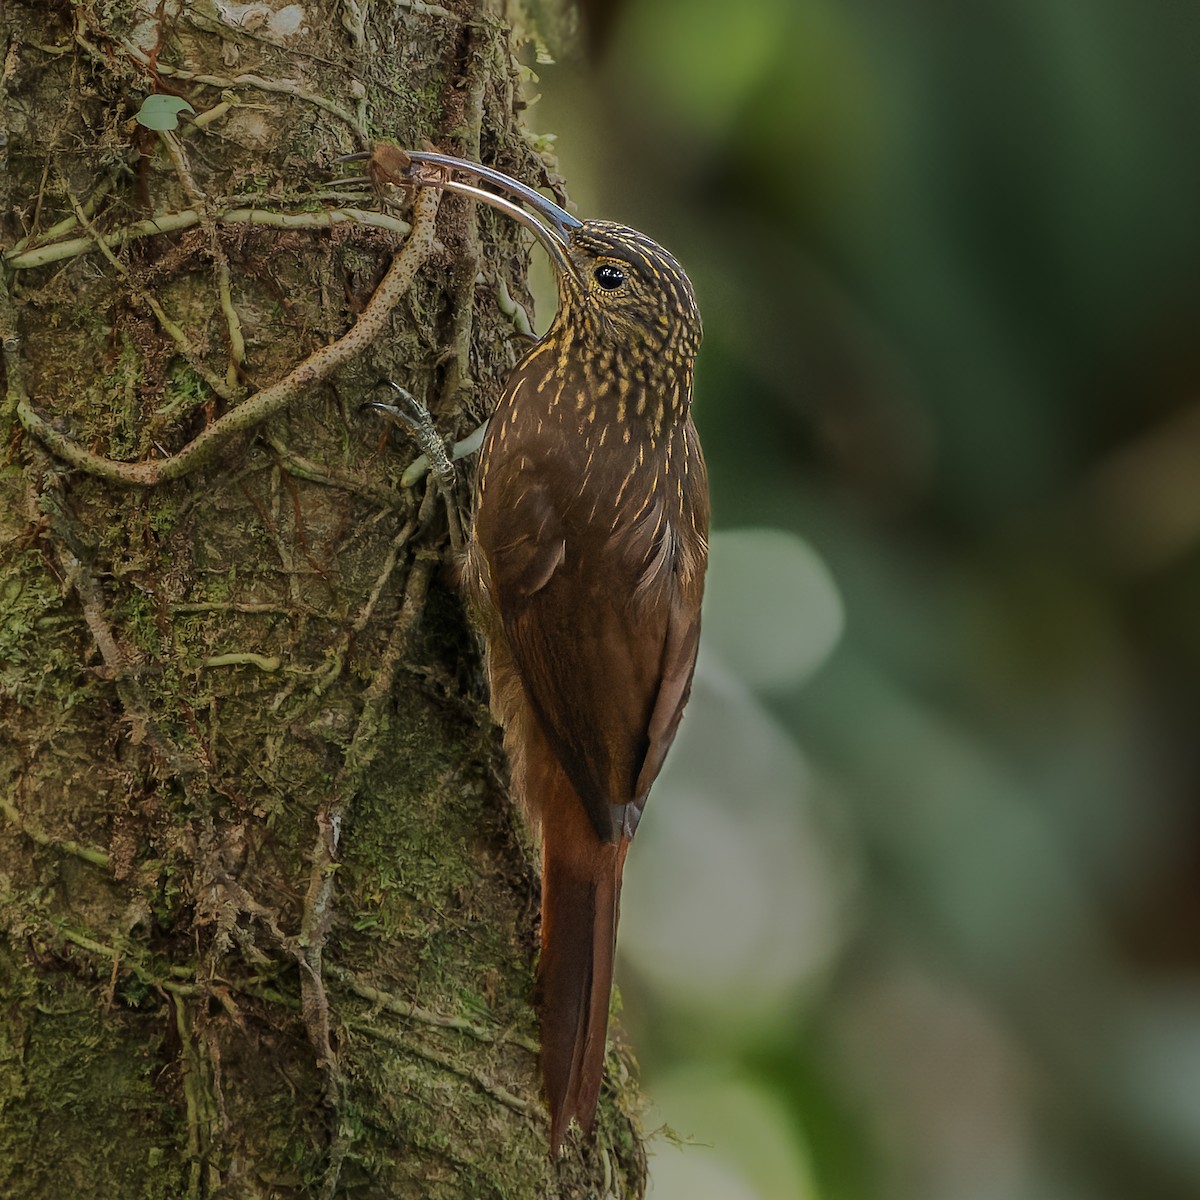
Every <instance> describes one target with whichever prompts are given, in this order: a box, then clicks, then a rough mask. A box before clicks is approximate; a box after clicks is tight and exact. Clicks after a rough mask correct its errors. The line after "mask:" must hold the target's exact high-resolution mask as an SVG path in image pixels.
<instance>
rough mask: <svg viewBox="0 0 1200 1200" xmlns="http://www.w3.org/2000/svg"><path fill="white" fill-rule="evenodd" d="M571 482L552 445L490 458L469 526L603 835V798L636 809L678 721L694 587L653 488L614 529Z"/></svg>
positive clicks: (559, 746) (550, 732) (525, 675)
mask: <svg viewBox="0 0 1200 1200" xmlns="http://www.w3.org/2000/svg"><path fill="white" fill-rule="evenodd" d="M573 485H574V487H576V488H577V486H578V478H577V476H576V475H575V474H574V473H573V472H572V470H571V468H570V464H569V462H567V461H566V459H565V458H564V456H563V455H562V454H559V455H557V456H555V455H553V454H551V455H543V454H538V455H536V456H535V455H533V454H520V453H518V454H512V455H508V456H504V457H503V458H502V460H500V461H497V460H493V461H492V462H491V463H490V464H489V469H488V477H487V494H486V496H485V497H482V498H481V502H480V505H479V509H478V512H477V515H476V538H477V539H478V542H479V545H480V547H481V548H482V549H483V552H484V556H485V558H486V561H487V568H488V591H489V593H490V595H491V599H492V602H493V603H494V604H495V606H496V609H497V611H498V613H499V615H500V619H501V622H502V625H503V628H504V633H505V636H506V638H507V640H508V644H509V648H510V650H511V653H512V658H513V663H514V665H515V666H516V669H517V672H518V674H519V675H520V677H521V682H522V684H523V686H524V689H525V692H526V695H527V696H528V698H529V701H530V705H531V707H532V708H533V710H534V712H535V713H536V715H537V718H538V720H539V722H540V724H541V726H542V729H543V730H544V732H545V734H546V737H547V739H548V741H549V742H550V744H551V746H552V747H553V749H554V752H555V754H556V755H557V756H558V759H559V761H560V762H561V764H562V766H563V769H564V771H565V772H566V774H567V777H568V778H569V779H570V780H571V783H572V785H573V786H574V787H575V789H576V790H577V791H578V793H579V795H580V797H581V799H582V800H583V802H584V805H585V807H586V808H587V810H588V814H589V816H590V818H591V821H592V824H593V826H594V827H595V828H596V831H597V833H598V834H600V836H601V837H602V838H604V839H605V840H613V839H615V838H616V837H617V836H618V833H619V830H618V829H617V828H615V827H614V820H613V818H614V813H613V806H614V805H624V804H627V803H629V802H631V801H633V802H636V807H637V809H638V810H639V811H640V805H641V802H642V801H644V799H645V793H646V791H647V790H648V789H649V786H650V783H651V782H653V779H654V777H655V776H656V775H657V774H658V771H659V769H660V768H661V766H662V760H663V758H664V756H665V754H666V751H667V748H668V746H669V745H670V743H671V739H672V738H673V737H674V735H675V730H676V728H677V727H678V724H679V717H680V714H681V712H682V709H683V705H684V703H685V702H686V700H687V695H688V689H689V686H690V682H691V675H692V668H693V666H694V663H695V657H696V646H697V642H698V638H699V620H700V589H699V584H698V583H697V584H695V585H693V586H686V587H685V586H681V583H680V578H679V575H678V572H677V570H676V565H677V564H676V555H677V550H678V547H677V544H676V543H677V531H676V530H675V528H674V527H673V525H672V523H671V522H670V521H669V520H668V518H667V516H666V514H665V511H664V509H663V506H662V503H661V500H660V499H657V498H651V499H650V501H649V502H648V503H647V504H646V505H645V507H644V509H643V511H642V513H641V515H640V517H639V518H638V520H637V521H636V522H633V523H626V525H625V526H624V527H619V528H618V529H617V530H616V531H614V530H613V529H611V528H610V525H611V517H610V518H609V519H607V520H604V519H602V520H596V519H594V518H593V517H592V515H591V513H590V511H589V506H588V504H587V503H581V502H579V501H578V498H577V494H576V493H575V492H573V490H572V486H573ZM515 531H521V532H519V533H516V532H515ZM634 821H635V823H636V814H635V817H634Z"/></svg>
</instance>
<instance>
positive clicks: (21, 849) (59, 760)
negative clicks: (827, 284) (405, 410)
mask: <svg viewBox="0 0 1200 1200" xmlns="http://www.w3.org/2000/svg"><path fill="white" fill-rule="evenodd" d="M507 11H508V6H507V5H506V4H505V3H503V0H480V2H479V3H477V4H475V5H472V4H471V3H469V2H468V0H462V2H461V3H460V2H457V0H450V2H448V4H447V6H446V7H442V6H441V5H432V4H429V5H426V4H418V3H415V2H414V3H401V2H399V0H397V2H395V3H391V2H389V3H384V2H383V0H340V2H335V0H319V2H318V0H310V2H308V3H304V4H301V5H289V6H286V7H285V5H284V3H283V0H269V3H265V4H263V3H253V4H234V3H232V2H228V3H227V2H225V0H216V2H215V3H213V2H212V0H205V2H202V0H196V2H192V0H141V2H140V3H139V2H138V0H107V2H105V3H101V2H100V0H71V2H65V0H64V2H61V3H57V4H46V3H43V2H42V0H0V24H2V25H3V30H4V35H5V36H4V44H3V52H4V55H5V57H4V61H3V66H2V68H0V72H2V73H0V134H2V135H3V138H4V141H3V144H2V145H0V153H3V154H4V155H6V162H5V164H4V165H5V167H6V170H5V171H4V172H3V173H0V222H2V224H0V239H2V242H3V248H4V254H3V259H2V261H3V270H2V271H0V346H2V350H3V393H2V399H0V428H2V431H3V443H2V446H0V449H2V451H3V454H4V458H3V461H2V465H0V1194H3V1195H4V1196H6V1197H13V1198H14V1200H17V1198H26V1197H28V1198H38V1200H49V1198H55V1200H57V1198H59V1197H62V1196H68V1195H74V1194H81V1195H96V1196H114V1197H115V1196H121V1197H143V1196H144V1197H154V1198H159V1197H165V1196H182V1197H215V1196H239V1197H242V1196H245V1197H293V1196H296V1197H300V1196H303V1197H309V1196H313V1197H317V1196H324V1197H331V1196H334V1195H337V1196H350V1197H358V1196H363V1197H369V1196H379V1197H403V1196H414V1197H418V1196H419V1197H422V1198H427V1197H443V1196H444V1197H460V1196H471V1197H491V1196H495V1197H506V1198H516V1197H526V1196H528V1197H534V1196H536V1197H543V1196H564V1197H565V1196H588V1195H611V1196H614V1197H623V1196H637V1195H641V1193H642V1190H643V1184H644V1156H643V1153H642V1149H641V1144H640V1139H639V1133H638V1127H637V1120H636V1115H635V1109H636V1103H637V1098H636V1089H635V1087H634V1085H633V1084H632V1083H631V1082H630V1079H629V1073H628V1071H627V1070H626V1068H625V1064H624V1062H623V1060H621V1059H620V1058H619V1057H618V1056H611V1057H610V1064H609V1065H610V1070H609V1078H610V1081H611V1080H613V1079H617V1080H618V1081H619V1082H618V1083H617V1084H615V1085H613V1084H611V1083H610V1086H609V1088H608V1089H607V1091H606V1096H605V1101H604V1104H603V1108H602V1113H601V1120H600V1124H599V1132H598V1135H597V1138H596V1140H595V1142H594V1143H591V1144H589V1143H586V1142H585V1141H583V1140H582V1139H580V1140H579V1141H578V1142H576V1143H575V1144H573V1145H572V1146H571V1147H570V1149H569V1152H568V1154H567V1155H566V1157H565V1158H564V1159H563V1160H562V1161H561V1162H558V1163H551V1162H550V1161H549V1159H548V1157H547V1153H546V1122H545V1116H544V1113H543V1110H542V1107H541V1102H540V1100H539V1098H538V1083H537V1078H536V1057H535V1055H536V1039H537V1028H536V1023H535V1020H534V1017H533V1014H532V1011H531V1008H530V1000H531V991H532V961H533V957H534V953H535V944H536V940H535V928H534V926H535V922H536V911H537V883H536V874H535V872H534V870H533V867H532V862H533V856H532V854H531V847H530V845H529V843H528V839H527V838H526V835H525V833H524V831H523V829H522V827H521V824H520V820H519V817H517V816H516V815H515V813H514V811H513V809H512V807H511V806H510V803H509V799H508V797H507V794H506V792H505V789H504V784H503V779H504V766H503V762H502V758H501V755H500V752H499V749H498V747H499V742H498V738H497V737H496V736H495V731H494V730H493V728H492V725H491V722H490V719H489V717H488V715H487V711H486V698H485V696H484V695H483V689H482V683H481V676H480V671H479V655H478V647H477V646H476V643H475V640H474V638H473V636H472V635H471V633H470V632H469V630H468V629H467V627H466V625H465V622H464V616H463V610H462V607H461V604H460V602H459V600H458V597H457V595H456V592H455V588H454V584H453V579H452V564H451V561H450V558H451V556H450V552H449V543H448V537H447V527H448V523H447V519H446V514H445V511H444V507H443V505H442V503H441V500H440V499H439V497H438V496H437V494H436V490H435V489H434V488H433V487H432V485H430V484H428V483H427V482H426V481H425V480H424V479H422V478H420V477H418V478H417V480H416V482H415V484H413V485H412V486H407V484H409V483H411V479H406V478H402V474H403V472H404V470H405V468H406V467H407V466H408V464H409V463H410V462H411V460H412V458H413V457H414V456H415V454H416V451H415V449H413V448H410V447H406V446H404V445H403V444H400V443H399V442H398V441H396V440H394V439H392V438H391V437H390V435H389V433H388V432H387V430H386V428H385V426H384V425H383V423H382V422H381V421H379V420H378V419H377V418H376V417H375V416H374V415H373V414H371V413H369V412H367V413H363V412H361V411H360V405H361V404H362V403H363V402H364V401H366V400H368V399H372V398H376V399H379V398H385V397H383V396H381V394H380V392H379V391H378V390H377V384H378V382H379V381H380V380H382V379H390V380H393V381H395V382H396V383H399V384H402V385H403V386H404V387H406V388H407V389H408V390H409V391H410V392H412V393H413V394H414V395H415V396H416V397H417V398H418V399H420V400H422V401H423V402H424V403H425V404H426V405H427V406H428V407H429V409H430V410H431V411H432V413H433V414H434V417H435V419H436V421H437V423H438V426H439V428H440V429H441V430H442V431H443V432H444V433H446V434H447V435H448V436H452V437H456V438H461V437H463V436H465V435H466V434H467V433H468V432H469V431H470V429H471V428H472V427H473V426H474V425H476V424H478V422H479V420H480V419H481V418H482V417H483V416H484V415H485V414H486V413H487V411H489V409H490V407H491V405H492V403H493V401H494V399H495V397H496V395H497V394H498V390H499V387H500V385H501V383H502V381H503V378H504V376H505V374H506V373H507V371H508V369H509V367H510V366H511V365H512V363H513V362H514V360H515V357H516V355H517V353H518V352H519V346H518V345H517V336H518V335H517V334H516V330H515V329H514V322H513V319H512V318H511V317H510V316H506V315H505V311H506V310H507V311H508V312H510V313H511V312H513V311H514V309H513V306H512V304H511V303H510V302H509V297H510V294H511V295H515V296H517V297H518V298H519V299H525V300H527V295H526V293H525V290H524V272H525V266H526V252H525V251H524V250H523V249H522V248H521V245H520V242H519V238H518V236H517V230H516V228H515V226H513V225H512V224H511V223H510V222H504V221H503V219H496V218H494V216H493V214H491V213H490V212H488V213H482V214H477V213H476V212H475V211H474V210H473V208H472V206H470V205H469V204H467V203H464V202H461V201H460V200H458V199H457V198H452V197H448V198H446V199H445V200H444V201H443V202H442V204H441V211H440V213H437V214H436V225H435V209H436V208H437V201H436V196H435V195H434V194H432V193H423V194H422V195H423V197H424V198H423V199H421V200H419V201H417V203H416V205H415V207H414V209H413V210H412V211H411V212H397V211H396V210H393V209H385V208H383V207H381V206H380V205H379V204H377V203H376V202H375V201H374V200H373V199H372V197H371V196H370V195H369V194H368V195H366V196H361V195H360V196H355V195H352V194H350V193H349V192H348V191H347V190H346V189H345V188H343V187H340V186H339V185H336V184H334V183H331V182H330V179H331V178H332V177H334V176H336V173H337V169H336V168H331V162H332V158H333V157H334V156H336V155H337V154H341V153H345V152H347V151H352V150H359V149H363V148H365V147H367V146H368V145H369V143H370V140H371V139H372V138H374V137H376V136H385V137H387V138H389V139H394V140H395V141H397V142H399V143H400V144H409V145H412V144H417V145H419V144H421V143H422V142H423V141H424V140H425V139H429V140H431V141H432V142H434V143H435V144H437V145H438V146H439V147H440V148H444V149H446V150H448V151H450V152H452V153H457V154H461V155H463V156H465V157H468V158H477V159H482V160H484V161H487V162H491V163H496V164H498V165H500V166H501V167H503V168H505V169H507V170H509V171H510V172H511V173H513V174H516V175H519V176H522V177H523V178H527V179H535V180H536V179H537V178H539V177H542V178H544V177H545V172H546V166H545V164H544V162H542V161H541V160H540V159H539V157H538V156H537V155H536V154H535V153H534V152H533V150H532V149H531V147H530V143H529V140H528V138H527V137H526V136H525V135H524V133H523V131H522V129H521V126H520V121H519V107H520V87H519V69H518V65H517V62H516V59H515V57H514V46H516V45H517V44H518V41H519V37H520V35H519V34H514V33H513V31H512V29H511V28H510V27H509V26H508V25H507V24H506V20H507V18H506V16H505V14H506V13H507ZM151 95H159V96H174V97H178V98H180V99H181V100H186V101H187V102H188V103H189V104H190V105H191V107H192V109H193V110H194V114H195V115H194V117H193V118H191V119H189V118H188V117H187V116H186V115H185V116H184V119H183V120H182V121H181V122H180V124H179V126H178V128H176V129H174V130H161V131H159V130H154V129H150V128H146V127H145V125H144V124H140V123H139V122H138V121H137V119H136V115H137V114H139V112H140V113H141V115H142V118H143V120H150V121H151V123H154V116H153V114H154V109H155V105H158V104H161V101H154V102H152V103H151V105H150V106H148V107H147V108H143V107H142V105H143V101H145V99H146V98H147V96H151ZM159 111H160V112H161V110H159ZM410 225H411V227H412V228H411V233H410V230H409V227H410ZM435 229H436V234H435V233H434V230H435ZM501 301H502V303H501ZM468 470H469V468H468V469H464V471H463V472H462V478H460V481H459V495H458V502H459V503H460V504H462V505H464V506H465V504H466V503H467V498H468V497H469V479H468V478H467V473H468ZM410 474H411V473H410Z"/></svg>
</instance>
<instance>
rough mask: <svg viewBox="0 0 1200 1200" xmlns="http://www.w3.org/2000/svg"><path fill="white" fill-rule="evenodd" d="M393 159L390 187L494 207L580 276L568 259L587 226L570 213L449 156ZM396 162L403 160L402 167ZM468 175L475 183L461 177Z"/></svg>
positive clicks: (408, 153)
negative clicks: (431, 190) (574, 235)
mask: <svg viewBox="0 0 1200 1200" xmlns="http://www.w3.org/2000/svg"><path fill="white" fill-rule="evenodd" d="M382 150H383V148H382V147H380V148H377V150H376V152H375V155H369V154H348V155H346V156H345V157H344V159H342V160H340V161H351V160H354V159H362V158H373V159H374V158H377V157H378V156H381V152H382ZM393 154H394V159H392V156H389V159H391V161H389V163H388V167H389V170H388V174H389V182H398V183H399V182H403V183H408V184H412V185H414V186H415V187H435V188H442V189H444V190H445V191H448V192H458V193H459V194H460V195H463V196H471V197H473V198H474V199H476V200H478V201H480V202H481V203H483V204H489V205H491V207H492V208H496V209H499V210H500V211H501V212H503V213H507V214H508V216H510V217H512V219H513V220H514V221H517V222H519V223H520V224H522V225H524V226H525V228H526V229H528V230H529V231H530V233H532V234H533V236H534V237H535V238H537V240H538V242H539V243H540V244H541V245H542V246H544V247H545V249H546V252H547V253H548V254H549V255H550V258H551V260H552V261H553V262H554V264H555V266H556V267H557V268H558V269H559V270H560V271H565V272H567V273H568V274H570V275H575V274H576V271H575V265H574V264H573V263H572V262H571V259H570V256H569V255H568V254H567V246H568V245H569V243H570V240H571V232H572V231H573V230H575V229H578V228H579V227H580V226H581V225H582V224H583V222H582V221H580V220H579V219H578V218H577V217H573V216H571V214H570V213H569V212H567V210H566V209H565V208H561V207H560V206H559V205H557V204H555V203H554V201H553V200H550V199H548V198H547V197H546V196H543V195H542V194H541V192H538V191H535V190H534V189H533V188H531V187H530V186H529V185H528V184H526V183H521V182H520V180H517V179H513V178H512V176H510V175H505V174H504V172H503V171H497V170H496V169H495V168H494V167H485V166H483V165H482V164H481V163H473V162H470V161H468V160H467V159H465V158H454V157H452V156H451V155H449V154H437V153H434V152H433V151H427V150H400V151H393ZM395 160H399V163H397V162H396V161H395ZM400 164H402V165H400ZM396 165H400V169H399V171H395V166H396ZM393 172H394V173H393ZM464 175H465V176H466V177H467V179H469V180H472V181H473V182H467V180H465V179H462V178H460V176H464ZM397 176H398V177H397ZM479 184H489V185H491V187H492V188H498V189H500V190H499V191H498V192H496V191H491V190H490V189H489V188H488V187H480V186H478V185H479ZM518 201H519V202H520V203H518ZM522 204H524V205H527V206H528V208H529V209H531V210H532V211H526V209H525V208H522V207H521V205H522Z"/></svg>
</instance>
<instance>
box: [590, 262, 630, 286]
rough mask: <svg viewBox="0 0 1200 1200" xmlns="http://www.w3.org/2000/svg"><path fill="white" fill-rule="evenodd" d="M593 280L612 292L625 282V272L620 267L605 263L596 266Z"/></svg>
mask: <svg viewBox="0 0 1200 1200" xmlns="http://www.w3.org/2000/svg"><path fill="white" fill-rule="evenodd" d="M595 280H596V282H597V283H598V284H599V285H600V286H601V287H602V288H603V289H604V290H605V291H606V292H612V291H615V290H616V289H617V288H619V287H620V286H621V284H623V283H624V282H625V272H624V271H622V270H621V268H620V267H614V266H611V265H608V264H605V265H604V266H602V267H597V268H596V274H595Z"/></svg>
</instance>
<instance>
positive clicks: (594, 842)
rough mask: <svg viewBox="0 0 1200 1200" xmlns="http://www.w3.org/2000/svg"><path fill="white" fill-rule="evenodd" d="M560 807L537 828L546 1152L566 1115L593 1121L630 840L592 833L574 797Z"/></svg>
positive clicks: (553, 1147) (586, 1125) (558, 1137)
mask: <svg viewBox="0 0 1200 1200" xmlns="http://www.w3.org/2000/svg"><path fill="white" fill-rule="evenodd" d="M563 807H564V809H566V811H565V812H560V813H556V814H554V815H553V816H551V819H549V820H547V821H545V822H544V824H543V827H542V829H543V862H542V954H541V959H540V961H539V963H538V992H539V1007H540V1015H541V1026H542V1079H543V1081H544V1083H545V1088H546V1101H547V1103H548V1105H549V1107H550V1152H551V1154H557V1153H558V1150H559V1147H560V1146H561V1145H562V1140H563V1136H564V1135H565V1133H566V1131H567V1126H568V1125H569V1124H570V1123H571V1118H572V1117H574V1118H575V1119H576V1120H577V1121H578V1122H579V1124H580V1126H582V1128H583V1129H584V1131H585V1132H590V1131H591V1128H592V1123H593V1121H594V1120H595V1116H596V1101H597V1098H598V1097H599V1095H600V1084H601V1081H602V1080H603V1078H604V1048H605V1040H606V1034H607V1032H608V1002H609V994H610V992H611V991H612V976H613V952H614V950H615V949H616V941H617V917H618V914H619V912H620V902H621V873H622V871H623V870H624V867H625V852H626V850H627V849H628V846H629V841H628V839H627V838H624V837H622V838H621V839H620V841H618V842H604V841H602V840H601V839H600V838H599V837H597V835H596V832H595V830H594V829H593V828H592V826H591V823H590V822H589V821H588V819H587V815H586V813H585V812H584V810H583V805H582V803H581V802H580V801H579V799H578V798H577V797H576V796H574V795H572V796H571V797H570V805H569V806H566V805H564V806H563ZM568 813H569V814H570V815H569V816H568ZM555 817H558V818H560V819H559V820H556V819H555ZM562 818H565V819H562Z"/></svg>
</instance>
